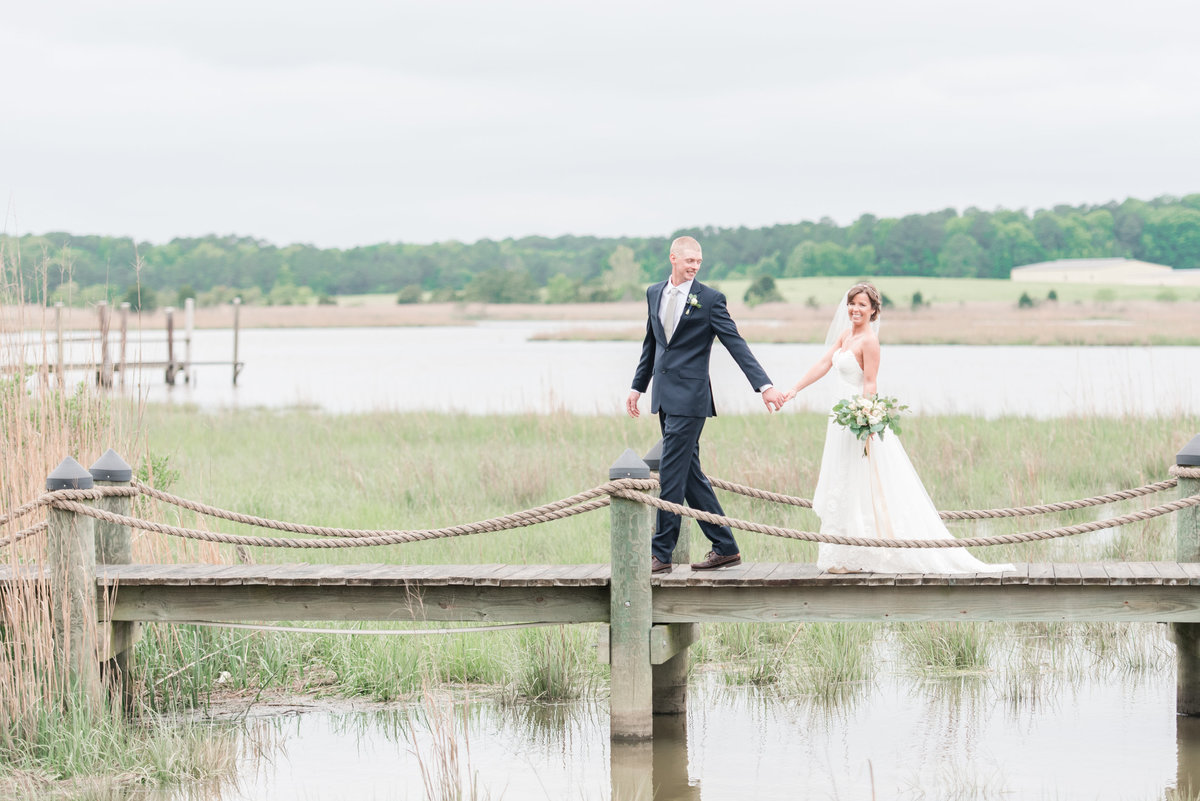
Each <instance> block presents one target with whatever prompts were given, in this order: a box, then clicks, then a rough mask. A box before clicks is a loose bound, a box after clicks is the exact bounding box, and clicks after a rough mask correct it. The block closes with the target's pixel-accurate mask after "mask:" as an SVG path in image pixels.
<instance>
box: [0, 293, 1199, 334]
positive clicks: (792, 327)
mask: <svg viewBox="0 0 1200 801" xmlns="http://www.w3.org/2000/svg"><path fill="white" fill-rule="evenodd" d="M388 300H390V299H389V298H386V297H384V298H380V299H378V300H376V299H374V298H372V299H366V300H364V299H362V298H355V299H352V300H351V301H350V302H347V303H344V304H340V305H330V306H243V307H241V311H240V315H239V324H240V327H241V328H243V329H261V328H394V327H444V326H473V325H476V324H478V323H480V322H495V321H501V322H522V321H525V322H532V321H537V322H551V323H553V322H561V323H562V324H563V326H562V328H561V329H558V330H549V331H544V332H540V333H538V334H535V335H534V336H532V337H531V339H533V340H539V341H571V342H587V341H621V342H627V341H640V340H641V339H642V337H643V336H644V333H645V328H644V326H645V303H644V302H643V301H627V302H621V303H590V304H537V303H526V304H484V303H424V304H397V303H393V302H386V301H388ZM729 308H730V313H731V314H732V315H733V317H734V319H735V320H737V321H738V324H739V328H740V329H741V332H742V334H743V336H745V338H746V339H747V341H749V342H751V343H818V342H822V341H823V340H824V337H825V331H826V328H827V327H828V325H829V320H830V316H831V315H832V313H833V307H832V306H813V305H808V304H801V303H765V304H762V305H759V306H755V307H750V306H747V305H745V304H744V303H740V302H731V303H730V304H729ZM64 312H65V313H64V314H63V320H62V323H63V329H64V330H65V331H72V332H85V331H93V332H94V331H96V330H97V328H98V318H97V314H96V311H95V310H94V309H65V310H64ZM182 317H183V315H182V313H181V312H178V311H177V312H176V315H175V330H176V332H177V336H181V335H182V332H183V329H184V321H183V319H182ZM883 321H884V322H883V327H882V329H881V331H880V337H881V340H882V341H883V343H884V344H896V345H1057V346H1104V345H1109V346H1116V345H1119V346H1200V301H1148V300H1129V301H1121V302H1113V303H1100V302H1049V301H1044V302H1042V303H1040V304H1038V305H1037V306H1035V307H1033V308H1019V307H1018V306H1016V305H1015V304H1013V303H1004V302H996V301H960V302H948V303H936V304H933V305H929V306H922V307H918V308H911V307H892V308H889V309H886V310H885V311H884V314H883ZM614 323H615V324H617V325H616V326H614ZM624 323H628V325H623V324H624ZM232 325H233V310H232V308H231V307H230V306H221V307H209V308H201V309H197V310H196V312H195V327H196V329H198V330H204V329H223V328H224V329H227V328H231V327H232ZM165 326H166V314H165V312H164V311H163V310H157V311H154V312H147V313H144V314H131V315H130V317H129V329H130V330H131V331H137V330H142V331H146V330H162V329H163V328H164V327H165ZM119 327H120V323H119V318H118V317H116V316H114V318H113V319H112V321H111V323H110V331H111V332H112V334H111V335H112V336H114V337H115V336H116V335H117V334H116V332H117V331H118V330H119ZM54 328H55V320H54V310H53V309H51V308H45V307H41V306H29V305H26V306H6V307H3V308H0V330H6V331H15V330H25V331H45V332H47V333H48V334H50V338H52V332H53V331H54Z"/></svg>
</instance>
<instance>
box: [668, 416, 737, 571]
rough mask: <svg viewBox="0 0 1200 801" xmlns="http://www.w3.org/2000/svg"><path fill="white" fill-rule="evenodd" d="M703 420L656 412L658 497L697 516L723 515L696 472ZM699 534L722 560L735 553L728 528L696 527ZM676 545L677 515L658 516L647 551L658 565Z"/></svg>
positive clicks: (700, 472) (702, 418) (707, 525)
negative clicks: (660, 441)
mask: <svg viewBox="0 0 1200 801" xmlns="http://www.w3.org/2000/svg"><path fill="white" fill-rule="evenodd" d="M706 419H707V418H704V417H684V416H682V415H678V414H666V413H664V412H659V415H658V423H659V427H660V428H661V429H662V435H663V447H662V460H661V461H660V462H659V465H658V480H659V483H660V484H661V487H662V488H661V491H660V496H659V497H661V498H662V499H663V500H664V501H670V502H671V503H677V504H681V505H682V504H683V503H684V502H685V501H686V502H687V505H688V506H690V507H691V508H693V509H697V510H699V511H701V512H711V513H712V514H717V515H723V514H725V511H724V510H723V509H721V503H720V501H718V500H717V496H716V493H714V492H713V488H712V484H710V483H709V481H708V477H707V476H705V475H704V472H703V471H702V470H701V469H700V432H701V431H703V430H704V423H705V420H706ZM700 530H701V531H703V532H704V536H706V537H708V539H709V541H711V542H712V544H713V550H714V551H716V552H717V553H719V554H721V555H722V556H729V555H731V554H735V553H737V552H738V546H737V542H736V541H735V540H734V539H733V532H732V531H730V530H729V527H728V526H715V525H713V524H712V523H703V522H702V523H700ZM678 541H679V515H677V514H673V513H671V512H664V511H662V510H661V509H660V510H659V512H658V526H657V527H656V528H655V531H654V540H653V541H652V542H651V544H650V551H651V553H653V554H654V555H655V556H657V557H658V560H659V561H660V562H667V563H669V562H670V561H671V553H672V552H673V551H674V550H675V543H676V542H678Z"/></svg>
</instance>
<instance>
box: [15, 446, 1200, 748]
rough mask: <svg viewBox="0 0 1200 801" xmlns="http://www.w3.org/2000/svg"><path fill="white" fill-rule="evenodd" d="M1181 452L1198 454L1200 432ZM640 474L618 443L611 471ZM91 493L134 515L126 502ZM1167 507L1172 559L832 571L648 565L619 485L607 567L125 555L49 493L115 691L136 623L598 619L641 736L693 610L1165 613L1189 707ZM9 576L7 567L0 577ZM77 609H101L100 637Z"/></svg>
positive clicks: (625, 721)
mask: <svg viewBox="0 0 1200 801" xmlns="http://www.w3.org/2000/svg"><path fill="white" fill-rule="evenodd" d="M1176 463H1177V464H1178V465H1180V466H1183V467H1189V468H1191V467H1196V466H1200V436H1197V437H1196V438H1194V439H1193V440H1192V441H1191V442H1190V443H1189V444H1188V445H1187V446H1186V447H1185V448H1184V449H1183V450H1181V451H1180V452H1179V454H1177V458H1176ZM131 473H132V471H131V470H130V468H129V466H128V465H127V464H125V463H124V461H123V460H121V459H120V457H118V456H117V455H116V454H114V453H112V452H111V451H109V452H108V453H106V454H105V455H104V456H103V457H101V459H100V460H99V461H97V462H96V464H94V465H93V466H92V467H91V469H90V471H89V470H84V469H83V468H82V467H81V466H80V465H79V464H78V463H76V462H74V460H64V462H63V464H62V465H60V466H59V468H58V469H57V470H55V472H54V473H52V474H51V476H50V477H49V478H48V479H47V484H46V486H47V489H50V490H56V489H67V488H71V489H86V488H90V487H91V486H92V485H93V482H95V483H97V484H100V485H101V486H127V485H129V483H130V480H131ZM650 473H651V471H650V468H649V467H648V466H647V464H646V463H645V462H643V461H642V460H641V459H639V458H638V457H637V455H636V454H634V453H633V452H632V451H626V453H625V454H623V455H622V456H621V458H620V459H618V460H617V462H616V463H615V464H614V465H613V466H612V468H611V470H610V479H618V478H648V477H649V476H650ZM1198 493H1200V479H1197V478H1191V477H1182V476H1181V477H1180V478H1179V483H1178V496H1179V498H1181V499H1183V498H1190V497H1191V496H1194V495H1197V494H1198ZM94 503H97V504H103V505H105V506H106V507H107V508H108V509H109V510H110V511H113V512H116V513H118V514H126V515H127V514H128V512H129V508H130V497H129V495H115V496H107V497H104V498H101V499H100V500H97V501H94ZM1175 515H1176V518H1175V531H1176V538H1177V542H1178V551H1177V560H1178V561H1176V562H1169V563H1162V562H1160V563H1090V564H1073V563H1067V564H1061V563H1056V564H1026V565H1019V566H1018V569H1017V570H1014V571H1011V572H1005V573H980V574H974V575H934V574H898V575H897V574H849V575H844V574H837V575H835V574H828V573H822V572H819V571H817V570H816V568H815V566H813V565H811V564H802V563H748V564H743V565H740V566H737V567H733V568H724V569H720V570H716V571H706V572H695V571H692V570H690V569H689V568H687V567H686V566H683V567H678V566H677V567H676V569H675V570H674V571H673V572H671V573H665V574H656V575H653V576H652V575H651V573H650V539H651V535H652V529H653V522H652V515H651V510H650V507H649V506H647V505H646V504H645V503H640V502H638V501H635V500H629V499H626V498H622V497H618V496H614V497H613V498H612V502H611V561H610V564H608V565H605V564H597V565H211V564H207V565H135V564H130V563H129V562H130V561H131V550H130V535H129V530H128V528H126V527H125V526H123V525H117V524H112V523H109V522H106V521H95V520H93V518H91V517H89V516H87V515H83V514H78V513H75V512H71V511H65V510H63V509H59V508H55V507H53V506H52V507H51V509H50V510H49V541H48V548H47V553H48V564H47V565H46V566H45V568H46V571H47V572H48V578H49V580H50V583H51V597H52V599H53V600H52V604H53V609H52V617H53V620H54V623H55V626H56V631H57V638H58V643H57V644H58V647H59V648H60V650H61V652H62V655H63V658H64V659H65V660H67V662H68V663H69V665H70V666H71V670H72V672H73V673H74V674H75V676H76V677H77V678H78V679H79V681H80V682H82V683H83V684H84V685H85V686H87V687H90V688H92V691H93V692H94V693H96V694H98V693H100V692H102V685H101V679H100V675H99V671H98V670H97V665H98V664H99V663H101V662H106V663H107V665H108V667H109V669H110V670H112V671H113V672H114V675H115V676H116V677H118V678H119V679H120V681H119V682H117V684H118V686H119V685H120V684H122V683H123V682H124V681H125V680H126V679H127V676H128V656H129V653H130V648H131V647H132V645H133V642H134V640H135V639H136V634H137V626H138V625H139V624H140V623H142V622H180V623H186V622H237V621H246V622H249V621H254V622H267V621H286V620H297V619H300V620H422V621H468V622H476V623H503V622H522V623H529V622H538V623H607V624H608V629H607V631H608V636H607V637H603V638H602V639H601V643H600V656H601V658H602V659H604V660H605V661H607V662H608V663H609V664H610V666H611V674H612V683H611V695H610V702H609V704H610V715H611V735H612V737H613V738H614V739H616V740H632V741H637V740H643V739H646V738H649V737H651V736H652V732H653V715H654V714H677V713H682V712H685V711H686V706H687V674H688V670H687V668H688V646H689V645H691V643H692V642H693V641H694V640H695V638H696V635H697V624H698V623H701V622H712V621H764V622H780V621H816V620H834V621H868V620H879V621H897V620H971V621H1034V620H1053V621H1095V620H1113V621H1125V622H1133V621H1157V622H1165V623H1170V624H1172V629H1173V639H1174V640H1175V643H1176V649H1177V660H1178V666H1179V670H1178V699H1177V710H1178V712H1179V713H1180V714H1183V715H1200V506H1191V507H1188V508H1185V509H1182V510H1179V511H1177V512H1175ZM687 540H688V538H687V537H686V536H685V537H680V540H679V542H680V545H679V547H678V548H677V550H676V553H675V556H674V561H675V563H676V564H677V565H681V564H682V565H686V563H687V562H688V554H687V551H686V547H687ZM19 572H20V570H18V571H17V572H15V573H14V571H13V569H11V568H5V567H2V566H0V580H9V581H11V580H14V579H16V578H18V577H19V575H18V574H19ZM25 572H26V573H28V574H29V575H32V576H34V577H38V576H42V575H43V572H42V571H41V570H40V569H37V568H28V569H25ZM88 621H99V622H100V626H99V628H98V633H97V628H96V627H95V626H90V625H87V623H88ZM93 640H95V641H94V642H93Z"/></svg>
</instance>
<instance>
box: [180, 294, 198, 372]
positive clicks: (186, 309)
mask: <svg viewBox="0 0 1200 801" xmlns="http://www.w3.org/2000/svg"><path fill="white" fill-rule="evenodd" d="M195 329H196V299H195V298H185V299H184V301H183V331H184V338H183V380H184V382H185V383H188V384H190V383H192V333H193V331H195Z"/></svg>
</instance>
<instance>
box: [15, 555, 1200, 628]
mask: <svg viewBox="0 0 1200 801" xmlns="http://www.w3.org/2000/svg"><path fill="white" fill-rule="evenodd" d="M20 573H21V575H22V577H23V578H25V579H30V578H35V574H34V573H33V572H31V571H30V570H21V571H20ZM609 576H610V570H609V566H608V565H607V564H590V565H499V564H496V565H384V564H378V565H370V564H364V565H309V564H289V565H209V564H192V565H97V567H96V583H97V588H96V589H97V592H98V593H99V594H100V595H101V596H106V598H104V597H102V598H99V599H98V600H100V603H101V608H108V609H109V610H110V615H111V619H112V620H118V621H140V622H163V623H186V622H199V621H204V622H219V621H229V622H234V621H240V622H245V621H288V620H323V621H334V620H342V621H348V620H392V621H400V620H404V621H421V620H427V621H440V622H445V621H462V622H473V623H512V622H520V623H608V622H609V614H610V606H611V601H610V588H611V582H610V578H609ZM16 578H17V576H16V575H14V572H13V569H12V568H10V567H8V566H5V565H0V585H3V584H6V583H9V582H12V581H13V580H14V579H16ZM651 586H652V613H651V620H652V622H653V624H654V625H660V624H667V623H714V622H762V623H772V622H811V621H837V622H857V621H863V622H866V621H954V620H958V621H976V622H983V621H995V622H1013V621H1056V622H1083V621H1120V622H1138V621H1148V622H1162V623H1167V622H1172V623H1180V622H1187V623H1194V622H1200V563H1179V562H1132V563H1128V562H1089V563H1054V564H1028V565H1020V566H1018V569H1017V570H1015V571H1011V572H1005V573H978V574H973V575H972V574H967V575H963V574H955V575H940V574H934V573H930V574H916V573H914V574H888V573H858V574H834V573H825V572H822V571H819V570H817V569H816V567H815V566H814V565H812V564H810V563H793V562H758V563H748V564H742V565H738V566H735V567H729V568H723V569H719V570H710V571H693V570H691V569H690V568H688V567H676V568H675V570H674V571H673V572H671V573H669V574H665V575H664V574H657V575H655V576H653V577H652V579H651Z"/></svg>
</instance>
